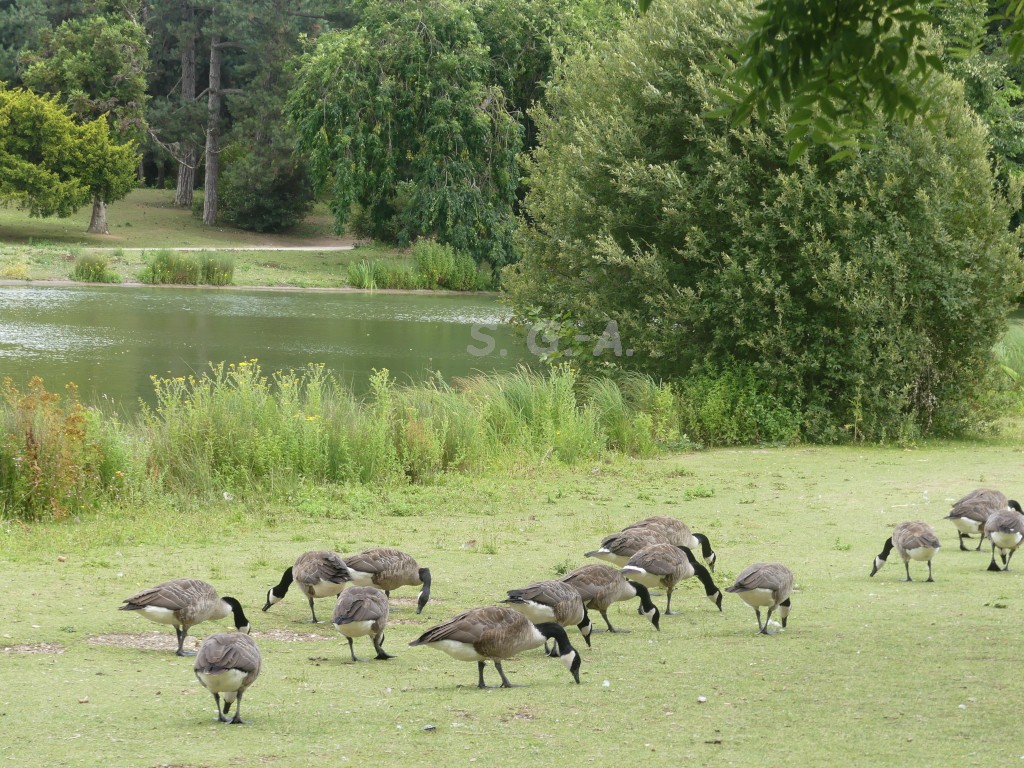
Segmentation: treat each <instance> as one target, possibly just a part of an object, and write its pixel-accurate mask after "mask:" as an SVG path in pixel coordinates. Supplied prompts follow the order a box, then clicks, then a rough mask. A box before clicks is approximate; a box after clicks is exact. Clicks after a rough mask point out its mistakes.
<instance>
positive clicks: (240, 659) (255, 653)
mask: <svg viewBox="0 0 1024 768" xmlns="http://www.w3.org/2000/svg"><path fill="white" fill-rule="evenodd" d="M262 663H263V659H262V657H261V656H260V649H259V648H257V647H256V643H255V642H253V639H252V638H251V637H249V636H248V635H242V634H238V633H229V632H220V633H217V634H215V635H210V636H209V637H208V638H206V639H205V640H204V641H203V644H202V645H201V646H200V647H199V655H198V656H196V661H195V664H193V665H192V668H193V669H194V670H195V673H196V678H198V680H199V682H200V683H202V684H203V687H204V688H206V690H208V691H209V692H210V693H212V694H213V700H214V701H215V702H217V720H218V721H220V722H222V723H227V722H229V721H228V717H227V716H228V712H230V711H231V704H232V702H234V701H237V702H238V706H236V707H235V716H234V717H233V718H231V720H230V722H231V723H232V724H239V723H242V694H243V693H245V691H246V689H248V687H249V686H250V685H252V684H253V683H254V682H255V681H256V678H257V677H259V675H260V666H262ZM221 694H223V695H224V709H223V711H222V710H221V707H220V697H221Z"/></svg>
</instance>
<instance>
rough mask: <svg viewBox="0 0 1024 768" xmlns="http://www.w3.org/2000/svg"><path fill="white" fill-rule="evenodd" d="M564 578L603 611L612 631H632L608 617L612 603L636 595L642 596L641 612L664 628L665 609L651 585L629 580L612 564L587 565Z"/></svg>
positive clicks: (585, 601) (593, 607)
mask: <svg viewBox="0 0 1024 768" xmlns="http://www.w3.org/2000/svg"><path fill="white" fill-rule="evenodd" d="M562 581H564V582H565V583H566V584H569V585H570V586H572V587H573V588H574V589H575V590H576V591H577V592H579V593H580V597H581V598H582V599H583V604H584V605H585V606H586V607H587V608H589V609H591V610H597V611H600V612H601V616H602V618H604V623H605V624H607V625H608V631H609V632H628V631H629V630H628V629H620V630H616V629H615V628H614V627H613V626H612V623H611V622H610V621H608V608H609V607H610V606H611V604H612V603H617V602H618V601H620V600H630V599H632V598H634V597H639V598H640V613H641V614H643V615H644V616H646V617H647V618H648V619H650V620H651V624H653V625H654V628H655V629H657V630H660V629H661V627H660V625H659V619H660V616H661V613H660V612H659V611H658V607H657V606H656V605H655V604H654V602H653V601H652V600H651V593H650V592H649V591H648V589H647V587H645V586H644V585H643V584H641V583H639V582H637V581H626V579H625V577H624V576H623V575H622V574H621V573H619V572H618V571H617V570H616V569H615V568H612V567H611V566H610V565H605V564H604V563H591V564H590V565H584V566H581V567H579V568H577V569H576V570H575V571H572V572H571V573H568V574H566V575H565V576H563V577H562Z"/></svg>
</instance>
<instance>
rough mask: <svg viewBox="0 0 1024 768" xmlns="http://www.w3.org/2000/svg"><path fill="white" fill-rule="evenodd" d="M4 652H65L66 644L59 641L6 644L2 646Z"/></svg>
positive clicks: (0, 649)
mask: <svg viewBox="0 0 1024 768" xmlns="http://www.w3.org/2000/svg"><path fill="white" fill-rule="evenodd" d="M0 652H3V653H64V646H63V645H60V644H59V643H21V644H19V645H5V646H4V647H3V648H0Z"/></svg>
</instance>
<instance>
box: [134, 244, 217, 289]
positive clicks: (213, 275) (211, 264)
mask: <svg viewBox="0 0 1024 768" xmlns="http://www.w3.org/2000/svg"><path fill="white" fill-rule="evenodd" d="M234 270H235V266H234V259H233V258H232V257H231V256H224V255H217V254H208V253H203V254H200V255H196V254H192V253H185V252H181V251H171V250H167V249H161V250H158V251H156V252H155V253H154V254H153V255H152V256H151V257H150V258H149V260H148V261H147V262H146V266H145V267H143V269H142V271H141V272H140V273H139V276H138V277H139V281H140V282H143V283H150V284H152V285H201V284H202V285H229V284H230V283H231V281H232V279H233V277H234Z"/></svg>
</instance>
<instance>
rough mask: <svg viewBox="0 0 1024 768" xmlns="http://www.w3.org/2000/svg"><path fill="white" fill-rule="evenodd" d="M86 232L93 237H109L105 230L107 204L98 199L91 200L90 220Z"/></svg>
mask: <svg viewBox="0 0 1024 768" xmlns="http://www.w3.org/2000/svg"><path fill="white" fill-rule="evenodd" d="M87 231H88V232H90V233H92V234H94V235H109V234H110V230H109V229H107V204H106V203H105V202H103V201H102V200H100V199H99V198H98V197H94V198H93V199H92V219H90V220H89V229H88V230H87Z"/></svg>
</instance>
